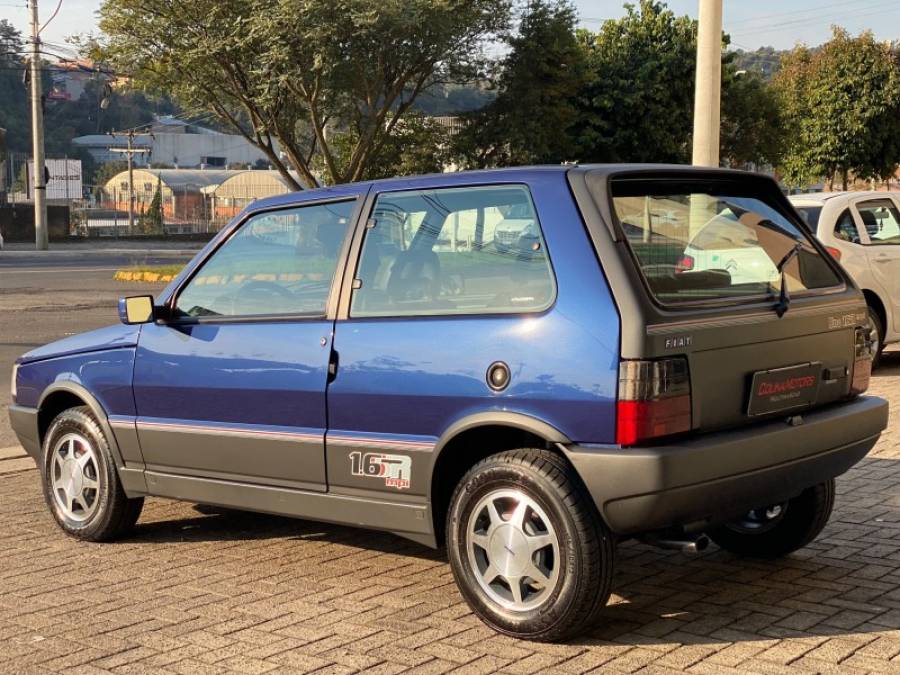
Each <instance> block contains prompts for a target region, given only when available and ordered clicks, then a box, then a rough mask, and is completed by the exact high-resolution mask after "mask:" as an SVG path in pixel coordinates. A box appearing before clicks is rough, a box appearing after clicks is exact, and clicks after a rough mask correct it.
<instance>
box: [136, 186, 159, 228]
mask: <svg viewBox="0 0 900 675" xmlns="http://www.w3.org/2000/svg"><path fill="white" fill-rule="evenodd" d="M138 227H139V228H140V230H141V232H142V233H143V234H162V233H163V208H162V179H161V178H157V180H156V192H154V193H153V199H151V200H150V204H149V205H148V206H147V212H146V213H144V214H142V215H141V217H140V219H139V220H138Z"/></svg>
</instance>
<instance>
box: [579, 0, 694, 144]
mask: <svg viewBox="0 0 900 675" xmlns="http://www.w3.org/2000/svg"><path fill="white" fill-rule="evenodd" d="M626 10H627V14H626V15H625V16H624V17H622V18H621V19H616V20H608V21H605V22H604V23H603V24H602V25H601V27H600V30H599V31H598V32H597V33H596V34H594V33H590V32H588V31H584V30H582V31H579V33H578V37H579V40H580V42H581V45H582V47H583V49H584V50H585V52H586V53H587V60H588V64H589V70H590V77H591V79H590V82H589V84H588V85H587V87H585V88H584V90H583V92H582V94H581V96H580V97H579V103H580V108H581V113H582V115H581V120H580V122H579V124H578V125H577V131H576V133H577V143H578V147H579V155H578V159H579V160H580V161H591V162H686V161H688V160H689V159H690V136H691V132H692V129H693V96H694V87H693V83H694V64H695V60H696V28H695V24H694V22H693V21H691V19H690V18H689V17H687V16H682V17H678V16H675V14H674V13H673V12H672V11H670V10H669V9H667V8H666V5H665V4H664V3H662V2H659V1H658V0H641V1H640V4H639V5H637V6H635V5H626Z"/></svg>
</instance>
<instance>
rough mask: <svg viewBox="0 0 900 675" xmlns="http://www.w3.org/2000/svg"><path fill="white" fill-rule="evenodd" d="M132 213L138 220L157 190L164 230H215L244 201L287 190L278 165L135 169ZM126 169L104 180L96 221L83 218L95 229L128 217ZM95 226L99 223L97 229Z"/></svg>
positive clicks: (107, 229)
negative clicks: (269, 167)
mask: <svg viewBox="0 0 900 675" xmlns="http://www.w3.org/2000/svg"><path fill="white" fill-rule="evenodd" d="M133 180H134V213H135V221H136V222H137V221H139V220H140V219H141V217H142V216H144V214H146V213H148V212H149V211H150V208H151V204H152V203H153V199H154V197H155V196H156V193H157V191H158V192H159V194H160V205H161V207H162V217H163V226H164V230H165V232H166V233H169V234H172V233H188V232H213V231H216V230H219V229H221V228H222V226H223V225H225V224H226V223H228V221H229V220H231V219H232V218H233V217H234V216H235V215H237V214H238V213H239V212H240V211H241V209H243V208H244V207H245V206H247V205H248V204H250V203H252V202H254V201H256V200H257V199H262V198H263V197H271V196H274V195H280V194H285V193H287V192H290V191H291V188H290V187H289V185H288V183H287V181H285V180H284V178H283V177H282V176H281V174H279V173H278V172H277V171H225V170H218V169H205V170H197V169H135V170H134V171H133ZM128 203H129V191H128V172H127V171H122V172H120V173H118V174H116V175H115V176H113V177H112V178H110V179H109V181H107V183H106V185H104V186H103V190H102V197H101V198H100V200H99V208H98V209H97V211H98V212H101V211H102V212H103V215H102V217H98V218H97V219H96V221H95V222H93V224H92V222H91V221H90V220H89V221H88V222H87V223H86V226H87V227H88V229H90V230H92V231H95V233H97V234H113V233H114V232H115V230H116V229H118V231H119V232H122V228H123V227H124V226H125V224H126V223H127V222H128ZM96 228H99V229H96Z"/></svg>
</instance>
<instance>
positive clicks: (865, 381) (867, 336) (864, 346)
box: [850, 326, 874, 396]
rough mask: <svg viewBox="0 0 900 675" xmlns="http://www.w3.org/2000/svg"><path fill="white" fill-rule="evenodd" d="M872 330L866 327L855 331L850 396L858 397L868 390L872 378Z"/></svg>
mask: <svg viewBox="0 0 900 675" xmlns="http://www.w3.org/2000/svg"><path fill="white" fill-rule="evenodd" d="M872 349H873V345H872V329H871V328H869V327H868V326H866V327H860V328H857V329H856V339H855V345H854V351H855V353H854V357H853V379H852V380H851V381H850V395H851V396H858V395H859V394H862V393H863V392H864V391H865V390H866V389H868V388H869V379H870V378H871V377H872V358H873V357H874V354H873V352H872Z"/></svg>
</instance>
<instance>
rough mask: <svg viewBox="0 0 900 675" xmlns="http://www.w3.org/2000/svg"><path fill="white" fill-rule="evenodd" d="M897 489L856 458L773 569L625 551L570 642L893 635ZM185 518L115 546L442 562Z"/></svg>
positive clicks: (375, 543) (224, 519)
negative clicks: (815, 532)
mask: <svg viewBox="0 0 900 675" xmlns="http://www.w3.org/2000/svg"><path fill="white" fill-rule="evenodd" d="M892 360H893V361H896V362H897V363H898V365H900V358H897V356H893V357H892ZM891 367H896V366H891ZM892 476H896V478H892ZM897 485H900V467H898V463H897V461H896V460H889V459H877V458H870V459H866V460H864V461H863V462H862V463H861V464H860V465H858V466H857V467H854V468H853V469H851V470H850V472H848V473H847V474H846V475H845V476H844V477H843V478H842V479H840V480H839V481H838V491H839V495H838V500H837V504H836V510H835V514H834V516H833V517H832V520H831V522H830V523H829V525H828V527H827V528H826V530H825V531H824V533H823V534H822V535H821V536H820V538H819V539H818V540H816V541H815V542H813V543H812V544H811V545H810V546H809V547H807V548H805V549H803V550H801V551H798V552H797V553H795V554H793V555H792V556H790V557H788V558H785V559H783V560H780V561H764V560H751V559H739V558H737V557H735V556H733V555H731V554H729V553H726V552H724V551H721V550H718V549H715V548H714V547H713V550H710V551H708V552H706V553H704V554H702V555H699V556H693V557H689V556H685V555H683V554H681V553H677V552H672V551H663V550H659V549H655V548H652V547H649V546H646V545H643V544H640V543H637V542H634V541H629V542H624V543H622V544H621V545H620V547H619V553H618V560H617V571H616V579H615V582H614V584H613V589H614V595H613V597H612V598H611V599H610V604H609V605H608V606H607V608H606V609H605V610H604V611H603V613H602V615H601V617H600V620H599V622H598V623H597V625H596V627H595V628H593V629H592V630H591V631H589V632H588V633H587V634H586V635H585V636H584V637H582V638H580V639H578V640H575V641H574V642H573V644H582V645H598V644H607V643H610V642H613V643H616V644H628V645H641V644H647V645H650V644H658V643H672V642H677V643H680V644H684V645H710V644H715V643H731V642H746V641H754V642H755V641H766V640H778V639H782V638H786V637H821V638H830V637H834V636H841V635H852V634H864V633H872V632H880V631H885V630H897V629H900V576H898V569H900V557H898V550H900V544H898V543H897V542H898V541H900V508H898V505H900V500H898V499H897V496H896V494H895V496H894V497H891V496H890V494H885V493H884V492H883V490H882V488H883V487H884V486H895V487H896V486H897ZM194 509H195V511H197V513H198V515H197V516H196V517H194V518H187V519H177V520H163V521H157V522H150V523H141V524H139V525H138V527H137V529H136V531H135V533H134V535H133V536H131V537H129V538H128V539H126V540H125V543H151V542H155V543H173V542H195V543H196V542H214V541H222V542H234V541H259V540H275V539H285V540H297V541H322V542H326V543H328V544H330V545H340V546H345V547H347V548H348V549H349V550H350V551H351V552H352V551H360V550H367V551H376V552H380V553H386V554H391V555H396V556H414V557H415V558H418V559H420V560H427V561H435V562H446V556H445V555H444V554H443V552H441V551H432V550H430V549H428V548H425V547H423V546H419V545H417V544H415V543H412V542H408V541H406V540H404V539H401V538H399V537H396V536H393V535H390V534H386V533H379V532H372V531H367V530H359V529H355V528H350V527H343V526H337V525H328V524H321V523H315V522H310V521H303V520H296V519H292V518H284V517H279V516H271V515H266V514H256V513H247V512H241V511H235V510H231V509H224V508H217V507H207V506H196V507H194ZM181 512H182V513H183V511H181ZM888 540H891V541H892V543H889V542H888ZM148 555H152V552H149V553H148ZM324 564H326V565H327V564H328V563H327V562H326V563H324ZM448 592H452V593H454V594H455V591H448ZM455 599H456V598H454V600H455Z"/></svg>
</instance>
